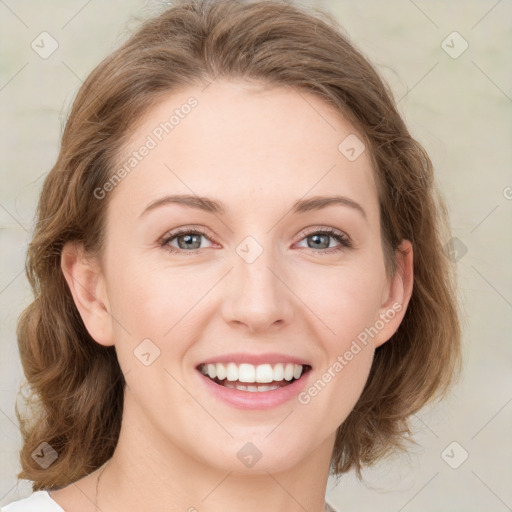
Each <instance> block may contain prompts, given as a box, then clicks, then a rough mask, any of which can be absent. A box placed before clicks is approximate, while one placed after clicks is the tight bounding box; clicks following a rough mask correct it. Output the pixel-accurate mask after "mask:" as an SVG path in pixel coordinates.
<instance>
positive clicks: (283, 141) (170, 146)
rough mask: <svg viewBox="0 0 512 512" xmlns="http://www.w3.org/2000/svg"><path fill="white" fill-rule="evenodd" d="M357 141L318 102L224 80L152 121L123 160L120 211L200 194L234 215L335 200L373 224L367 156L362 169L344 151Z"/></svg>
mask: <svg viewBox="0 0 512 512" xmlns="http://www.w3.org/2000/svg"><path fill="white" fill-rule="evenodd" d="M354 137H358V139H362V137H361V135H359V136H358V134H357V132H356V130H355V129H354V127H353V126H352V125H351V124H350V123H349V122H348V121H347V120H346V119H345V118H344V117H343V116H342V115H341V113H340V112H339V111H337V110H336V109H335V108H334V107H332V106H331V105H329V104H328V103H326V102H324V101H323V100H322V99H320V98H318V97H316V96H315V95H313V94H311V93H308V92H304V91H302V90H298V89H296V88H291V87H271V88H270V87H268V86H262V85H261V84H254V83H249V82H242V81H238V82H237V81H229V82H228V81H223V80H216V81H214V82H213V83H212V84H210V85H209V86H207V87H206V88H204V87H190V88H187V89H185V90H182V91H180V92H176V93H172V94H169V95H168V96H167V97H165V98H163V99H162V100H160V102H159V103H158V104H157V105H156V106H154V107H153V108H152V109H151V110H149V111H148V112H147V113H146V115H145V116H144V119H142V120H141V122H140V123H139V124H138V126H137V128H136V129H134V130H133V132H132V133H131V134H130V142H129V143H128V144H127V146H126V148H125V151H124V153H123V155H121V157H120V159H119V162H118V166H117V167H116V169H118V168H120V167H124V168H125V170H126V171H127V172H125V173H124V175H125V177H123V179H122V180H121V182H120V183H119V184H118V185H116V187H115V190H114V194H113V197H112V202H114V203H115V202H118V201H120V200H121V199H122V198H124V200H123V203H126V201H125V199H126V198H127V197H130V201H129V204H125V207H126V208H129V209H131V208H132V207H133V209H134V210H139V211H140V210H141V208H143V207H144V206H145V205H146V204H147V203H148V202H151V201H152V200H155V199H157V198H158V197H159V196H162V195H164V194H165V193H184V194H197V195H201V196H209V197H217V198H221V200H222V202H223V203H224V204H225V205H226V210H227V213H228V214H229V213H233V214H234V213H235V212H234V211H232V212H230V208H236V209H238V207H244V206H245V207H247V206H248V205H249V204H253V203H257V204H258V203H259V204H261V203H262V202H265V203H269V204H274V205H276V208H277V207H278V206H280V207H281V208H283V207H284V206H285V205H286V204H288V203H290V204H291V203H292V202H294V201H295V200H297V199H299V198H302V197H308V196H313V195H324V194H327V193H329V194H334V193H337V194H343V195H345V196H348V197H351V198H352V199H354V200H355V201H357V202H360V203H364V204H365V205H366V207H365V209H366V210H367V211H368V210H369V211H368V214H369V217H371V216H372V215H373V216H375V215H376V214H377V209H378V202H377V192H376V188H375V183H374V177H373V171H372V169H371V164H370V157H369V155H368V151H367V150H366V151H363V152H362V153H361V154H360V155H359V156H358V157H357V158H356V159H353V158H351V159H349V158H347V156H346V155H347V154H346V152H344V151H345V150H346V148H345V146H346V145H347V144H346V143H345V142H343V141H349V142H350V143H351V145H352V146H354V144H353V142H354V141H355V142H356V144H357V143H358V142H357V141H358V139H354ZM340 144H341V147H340ZM349 145H350V144H349ZM360 149H361V147H355V150H356V151H358V152H359V151H360ZM349 156H351V155H350V153H349Z"/></svg>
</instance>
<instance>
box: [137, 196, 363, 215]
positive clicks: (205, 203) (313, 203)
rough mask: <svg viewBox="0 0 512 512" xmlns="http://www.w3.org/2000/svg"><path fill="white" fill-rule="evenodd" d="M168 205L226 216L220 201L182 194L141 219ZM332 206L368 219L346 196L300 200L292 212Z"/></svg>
mask: <svg viewBox="0 0 512 512" xmlns="http://www.w3.org/2000/svg"><path fill="white" fill-rule="evenodd" d="M168 204H179V205H182V206H188V207H189V208H196V209H199V210H203V211H205V212H209V213H214V214H217V215H224V214H225V212H226V210H225V208H224V206H223V205H222V203H221V202H220V201H217V200H215V199H211V198H209V197H204V196H196V195H189V194H181V195H169V196H165V197H162V198H160V199H156V200H155V201H152V202H151V203H149V205H148V206H146V208H145V209H144V210H143V211H142V213H141V214H140V217H142V216H143V215H146V214H147V213H148V212H150V211H151V210H154V209H155V208H158V207H160V206H164V205H168ZM331 205H339V206H346V207H349V208H352V209H354V210H356V211H358V212H359V213H360V214H361V215H362V216H363V217H364V219H365V220H367V219H368V217H367V215H366V212H365V211H364V209H363V207H362V206H361V205H360V204H359V203H357V202H356V201H354V200H352V199H350V198H348V197H345V196H315V197H312V198H310V199H299V200H298V201H296V202H295V203H294V204H293V206H292V208H291V212H292V213H305V212H310V211H316V210H321V209H322V208H326V207H328V206H331Z"/></svg>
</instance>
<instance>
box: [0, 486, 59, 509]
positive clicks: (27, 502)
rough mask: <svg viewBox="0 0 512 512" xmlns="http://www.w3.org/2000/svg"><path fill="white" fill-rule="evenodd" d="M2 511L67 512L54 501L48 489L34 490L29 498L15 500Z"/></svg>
mask: <svg viewBox="0 0 512 512" xmlns="http://www.w3.org/2000/svg"><path fill="white" fill-rule="evenodd" d="M0 512H65V511H64V509H63V508H61V507H60V506H59V505H58V504H57V502H56V501H53V500H52V499H51V498H50V495H49V494H48V491H36V492H33V493H32V494H31V495H30V496H29V497H28V498H23V499H22V500H18V501H13V502H12V503H9V505H5V506H4V507H2V508H1V509H0Z"/></svg>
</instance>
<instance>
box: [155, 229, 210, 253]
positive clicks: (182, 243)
mask: <svg viewBox="0 0 512 512" xmlns="http://www.w3.org/2000/svg"><path fill="white" fill-rule="evenodd" d="M201 238H205V239H208V237H207V236H206V235H205V234H204V233H201V232H199V231H183V232H181V233H175V234H171V235H170V236H169V237H168V238H166V239H165V240H163V241H162V242H163V245H165V246H167V247H171V248H173V249H183V250H189V249H199V248H200V246H201ZM174 241H177V242H178V247H176V246H175V245H172V244H171V242H174Z"/></svg>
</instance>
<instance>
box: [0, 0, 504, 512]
mask: <svg viewBox="0 0 512 512" xmlns="http://www.w3.org/2000/svg"><path fill="white" fill-rule="evenodd" d="M297 3H298V2H297ZM301 3H302V4H304V5H310V6H314V7H317V8H320V9H323V10H325V11H327V12H330V13H332V14H333V15H335V16H336V17H337V19H339V21H340V22H341V24H342V26H343V27H344V30H345V31H346V33H347V34H348V35H349V37H350V39H351V40H352V41H353V42H354V43H355V44H356V45H357V46H358V47H359V48H360V49H361V50H362V51H363V52H364V53H365V54H366V55H367V56H368V57H369V59H370V60H371V61H372V62H373V63H374V65H375V66H376V68H377V69H378V70H379V71H380V73H381V74H382V75H383V76H384V78H385V79H386V80H387V81H388V83H389V84H390V86H391V88H392V90H393V92H394V95H395V98H396V99H397V101H398V105H399V110H400V112H401V113H402V114H403V116H404V118H405V120H406V122H407V124H408V126H409V128H410V131H411V132H412V134H413V136H415V137H416V138H417V139H418V140H419V141H420V142H421V143H422V144H423V145H424V147H425V148H426V149H427V151H428V153H429V154H430V156H431V159H432V161H433V164H434V167H435V170H436V181H437V184H438V187H439V188H440V190H441V193H442V195H443V197H444V199H445V201H446V202H447V204H448V207H449V213H450V219H451V226H452V234H453V238H452V239H450V240H446V241H445V243H446V251H447V254H450V257H451V258H453V259H454V260H455V261H456V262H457V267H458V273H459V283H460V301H461V304H462V307H463V308H464V318H463V319H462V320H463V329H464V367H463V374H462V378H461V379H460V382H459V383H458V384H457V385H456V386H455V387H454V388H452V391H451V394H450V395H449V397H448V398H447V399H446V400H445V401H443V402H442V403H441V404H437V405H431V406H429V407H427V408H425V409H424V410H422V411H421V412H420V413H419V414H417V415H416V416H415V417H414V418H413V425H414V428H415V435H414V439H415V441H416V442H417V445H416V446H415V447H413V448H412V449H411V450H410V452H409V453H408V454H407V455H402V456H397V457H394V458H390V459H388V460H386V461H382V462H381V463H379V464H378V465H377V466H375V467H374V468H371V469H367V470H365V471H364V473H363V477H364V480H363V482H359V481H358V480H357V479H356V477H355V475H354V474H352V473H350V474H347V475H345V476H343V477H342V478H341V479H340V480H339V481H338V482H336V481H335V479H330V481H329V486H328V497H329V500H330V502H331V503H332V504H333V505H334V506H335V507H337V508H338V509H339V510H340V511H346V510H347V511H348V510H357V511H358V512H370V511H372V512H373V511H375V510H376V507H377V506H378V507H379V511H380V512H387V511H405V512H409V511H417V512H423V511H425V512H426V511H429V512H432V511H448V510H449V511H467V512H470V511H471V512H472V511H474V512H481V511H482V510H485V511H486V512H491V511H496V512H500V511H505V510H512V486H511V485H510V482H512V464H511V462H512V442H511V438H512V436H511V433H512V429H511V427H512V371H511V370H512V340H511V335H510V333H511V332H512V266H511V262H512V236H511V234H512V229H511V228H512V166H511V164H512V144H511V142H512V116H511V110H512V108H511V107H512V72H511V60H510V53H511V44H512V25H511V23H510V20H511V19H512V2H511V1H510V0H499V1H496V0H478V1H477V0H464V1H462V0H460V1H454V0H451V1H435V0H434V1H432V0H429V1H427V0H415V1H413V0H389V1H386V2H384V1H378V0H361V1H359V2H355V1H352V2H351V1H347V0H309V1H306V0H304V1H302V2H301ZM163 4H164V3H163V2H157V1H149V0H146V1H144V0H122V1H121V0H109V1H104V2H100V1H98V0H89V1H87V0H67V1H65V2H64V1H62V0H61V1H57V0H46V1H44V2H34V1H28V0H18V1H15V0H0V47H1V60H0V107H1V111H2V116H1V119H0V123H1V127H2V136H1V137H0V145H1V146H0V148H1V149H0V162H1V163H0V183H1V187H0V244H1V251H0V318H1V326H0V329H1V331H0V347H1V356H0V376H1V381H0V506H1V505H4V504H6V503H9V502H11V501H13V500H15V499H18V498H20V497H24V496H27V495H29V494H30V493H31V487H30V482H28V481H23V480H22V481H17V479H16V476H15V475H16V473H17V472H18V471H19V470H20V469H21V468H20V466H19V461H18V451H19V448H20V446H21V436H20V433H19V430H18V425H17V420H16V416H15V413H14V404H15V402H16V395H17V392H18V389H19V387H20V385H21V384H22V383H23V381H24V377H23V372H22V369H21V363H20V361H19V355H18V349H17V343H16V336H15V329H16V322H17V318H18V315H19V314H20V313H21V311H22V310H23V308H24V307H25V306H26V305H28V303H29V302H30V301H31V292H30V289H29V286H28V282H27V280H26V278H25V275H24V257H25V252H26V246H27V243H28V241H29V239H30V233H31V230H32V227H33V220H34V212H35V207H36V204H37V199H38V194H39V191H40V188H41V185H42V182H43V180H44V177H45V175H46V173H47V172H48V171H49V170H50V169H51V167H52V166H53V164H54V162H55V160H56V157H57V153H58V149H59V144H60V135H61V133H62V129H63V125H64V122H65V119H66V116H67V114H68V111H69V108H70V106H71V103H72V100H73V98H74V96H75V94H76V92H77V90H78V88H79V87H80V85H81V83H82V82H83V80H85V78H86V77H87V75H88V74H89V73H90V72H91V71H92V69H93V68H94V67H95V66H96V65H97V64H98V63H99V62H100V60H102V59H103V58H104V57H105V56H107V55H108V54H109V53H110V52H111V51H112V50H114V49H115V48H116V47H117V46H119V45H120V44H121V43H122V42H123V41H124V40H125V39H126V38H127V37H128V36H129V35H130V33H131V32H132V31H133V30H135V29H136V27H137V25H138V24H139V21H140V20H142V19H145V18H147V17H149V16H152V15H153V14H156V13H157V12H159V10H161V9H162V5H163Z"/></svg>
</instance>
